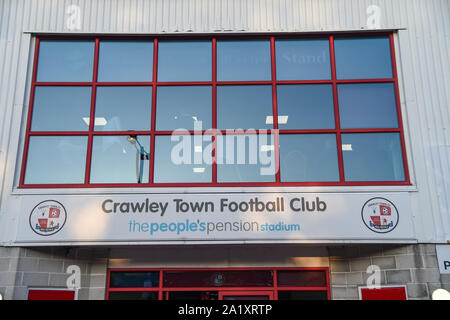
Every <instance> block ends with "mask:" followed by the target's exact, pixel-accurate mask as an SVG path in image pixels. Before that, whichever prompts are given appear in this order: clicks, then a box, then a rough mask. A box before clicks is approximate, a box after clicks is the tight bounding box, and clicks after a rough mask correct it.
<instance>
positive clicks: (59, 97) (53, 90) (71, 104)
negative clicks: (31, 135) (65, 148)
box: [31, 86, 92, 131]
mask: <svg viewBox="0 0 450 320" xmlns="http://www.w3.org/2000/svg"><path fill="white" fill-rule="evenodd" d="M91 91H92V89H91V87H65V86H64V87H62V86H57V87H36V89H35V95H34V105H33V118H32V121H31V130H32V131H87V130H89V121H88V123H87V124H86V122H85V121H84V120H83V118H86V117H88V118H89V114H90V109H91Z"/></svg>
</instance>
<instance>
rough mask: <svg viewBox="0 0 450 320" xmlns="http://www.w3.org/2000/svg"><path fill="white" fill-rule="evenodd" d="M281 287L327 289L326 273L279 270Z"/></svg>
mask: <svg viewBox="0 0 450 320" xmlns="http://www.w3.org/2000/svg"><path fill="white" fill-rule="evenodd" d="M277 275H278V277H277V280H278V286H279V287H326V286H327V276H326V273H325V271H303V270H302V271H299V270H278V271H277Z"/></svg>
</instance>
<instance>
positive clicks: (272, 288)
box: [105, 267, 331, 300]
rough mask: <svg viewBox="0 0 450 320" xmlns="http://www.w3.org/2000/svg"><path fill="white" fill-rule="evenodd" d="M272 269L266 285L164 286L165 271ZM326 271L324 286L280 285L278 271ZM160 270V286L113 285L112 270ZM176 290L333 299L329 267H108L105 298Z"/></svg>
mask: <svg viewBox="0 0 450 320" xmlns="http://www.w3.org/2000/svg"><path fill="white" fill-rule="evenodd" d="M253 270H256V271H272V272H273V285H272V286H264V287H164V285H163V284H164V279H163V274H164V271H253ZM285 270H292V271H324V272H325V275H326V282H327V285H326V286H324V287H307V286H292V287H288V286H278V280H277V271H285ZM118 271H119V272H120V271H125V272H133V271H134V272H146V271H147V272H151V271H153V272H159V286H158V287H120V288H113V287H111V273H112V272H118ZM174 291H218V292H219V296H220V294H221V293H222V292H233V293H236V292H237V291H240V292H241V293H242V294H244V293H245V292H259V293H261V294H264V293H266V292H272V293H273V296H272V297H273V299H274V300H278V292H279V291H326V292H327V297H328V300H330V299H331V290H330V273H329V268H328V267H305V268H298V267H279V268H264V267H262V268H248V267H247V268H246V267H239V268H110V269H108V274H107V280H106V292H105V299H106V300H109V294H110V293H111V292H157V293H158V300H167V296H166V295H164V292H174Z"/></svg>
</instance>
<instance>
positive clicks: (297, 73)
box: [275, 39, 331, 80]
mask: <svg viewBox="0 0 450 320" xmlns="http://www.w3.org/2000/svg"><path fill="white" fill-rule="evenodd" d="M275 50H276V53H275V56H276V60H277V68H276V69H277V80H327V79H331V65H330V46H329V41H328V39H312V40H311V39H307V40H305V39H302V40H292V39H290V40H277V41H276V42H275Z"/></svg>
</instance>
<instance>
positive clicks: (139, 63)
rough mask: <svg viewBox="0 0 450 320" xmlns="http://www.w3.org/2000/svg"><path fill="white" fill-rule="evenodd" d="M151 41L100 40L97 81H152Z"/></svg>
mask: <svg viewBox="0 0 450 320" xmlns="http://www.w3.org/2000/svg"><path fill="white" fill-rule="evenodd" d="M152 71H153V41H107V40H102V41H101V42H100V56H99V61H98V81H102V82H113V81H116V82H130V81H133V82H138V81H149V82H150V81H152Z"/></svg>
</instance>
